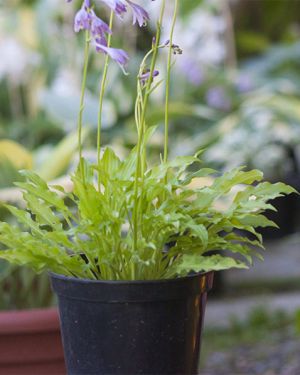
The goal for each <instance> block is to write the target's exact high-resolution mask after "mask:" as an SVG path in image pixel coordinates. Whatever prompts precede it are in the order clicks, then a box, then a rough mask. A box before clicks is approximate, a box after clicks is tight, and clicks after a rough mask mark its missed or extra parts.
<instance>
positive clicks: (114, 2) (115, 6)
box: [101, 0, 127, 18]
mask: <svg viewBox="0 0 300 375" xmlns="http://www.w3.org/2000/svg"><path fill="white" fill-rule="evenodd" d="M101 1H102V2H103V3H105V4H106V5H107V6H108V7H109V8H110V9H111V10H113V11H114V12H115V14H116V15H117V16H118V17H120V18H122V16H123V14H124V13H126V12H127V8H126V5H125V4H123V3H122V2H121V1H120V0H101Z"/></svg>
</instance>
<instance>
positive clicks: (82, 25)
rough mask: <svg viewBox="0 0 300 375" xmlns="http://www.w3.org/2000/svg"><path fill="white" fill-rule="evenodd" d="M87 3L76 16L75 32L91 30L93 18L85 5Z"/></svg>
mask: <svg viewBox="0 0 300 375" xmlns="http://www.w3.org/2000/svg"><path fill="white" fill-rule="evenodd" d="M85 3H86V2H85V1H84V2H83V4H82V7H81V8H80V9H79V11H78V12H77V13H76V15H75V19H74V30H75V32H76V33H78V32H79V31H80V30H90V28H91V20H92V16H91V13H90V12H89V10H88V8H87V7H86V5H85Z"/></svg>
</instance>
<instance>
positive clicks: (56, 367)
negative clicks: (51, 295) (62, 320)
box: [0, 309, 66, 375]
mask: <svg viewBox="0 0 300 375" xmlns="http://www.w3.org/2000/svg"><path fill="white" fill-rule="evenodd" d="M0 353H1V354H0V374H1V375H27V374H28V375H46V374H47V375H50V374H52V375H54V374H55V375H60V374H65V373H66V370H65V365H64V357H63V349H62V344H61V338H60V331H59V319H58V313H57V310H56V309H35V310H26V311H11V312H1V313H0Z"/></svg>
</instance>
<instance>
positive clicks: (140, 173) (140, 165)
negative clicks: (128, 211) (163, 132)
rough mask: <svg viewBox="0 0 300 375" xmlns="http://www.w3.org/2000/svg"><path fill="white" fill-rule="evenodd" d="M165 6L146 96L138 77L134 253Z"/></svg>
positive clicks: (158, 30)
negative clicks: (154, 79) (144, 144)
mask: <svg viewBox="0 0 300 375" xmlns="http://www.w3.org/2000/svg"><path fill="white" fill-rule="evenodd" d="M165 5H166V1H165V0H162V5H161V10H160V16H159V20H158V23H157V31H156V37H155V41H154V43H153V45H152V49H151V51H150V53H148V54H147V55H146V56H147V57H148V56H150V55H151V54H152V58H151V65H150V72H149V78H148V81H147V83H146V87H145V89H144V96H143V90H142V88H141V87H140V81H139V80H140V76H141V71H140V72H139V76H138V96H137V104H136V119H138V124H137V130H138V143H137V161H136V171H135V181H134V208H133V215H132V216H133V253H135V252H136V251H137V247H138V246H137V245H138V233H139V227H140V225H139V221H140V220H139V216H140V215H139V211H140V210H139V207H140V199H139V185H141V187H140V196H142V193H143V177H144V166H145V162H146V160H145V159H146V150H145V146H144V148H143V142H144V136H145V132H146V113H147V105H148V101H149V97H150V94H151V85H152V78H153V72H154V70H155V65H156V61H157V56H158V50H159V45H160V38H161V27H162V23H163V18H164V13H165ZM145 63H146V58H145V59H144V60H143V62H142V65H141V70H143V69H144V66H145ZM131 271H132V274H131V277H133V278H134V277H135V265H134V263H132V267H131Z"/></svg>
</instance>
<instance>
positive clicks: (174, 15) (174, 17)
mask: <svg viewBox="0 0 300 375" xmlns="http://www.w3.org/2000/svg"><path fill="white" fill-rule="evenodd" d="M177 13H178V0H175V5H174V13H173V19H172V25H171V31H170V41H169V51H168V63H167V78H166V100H165V144H164V163H166V162H167V161H168V153H169V104H170V83H171V69H172V55H173V37H174V29H175V25H176V20H177ZM166 178H167V176H166Z"/></svg>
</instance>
